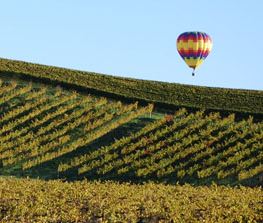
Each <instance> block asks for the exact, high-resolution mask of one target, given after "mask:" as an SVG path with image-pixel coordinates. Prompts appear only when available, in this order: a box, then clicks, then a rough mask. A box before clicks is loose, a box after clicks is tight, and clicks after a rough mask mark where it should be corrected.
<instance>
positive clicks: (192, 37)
mask: <svg viewBox="0 0 263 223" xmlns="http://www.w3.org/2000/svg"><path fill="white" fill-rule="evenodd" d="M177 50H178V53H179V54H180V56H181V57H182V58H183V60H184V61H185V62H186V64H187V65H188V66H189V67H191V68H193V73H192V74H193V76H194V71H195V69H196V68H197V67H198V66H200V65H201V64H202V63H203V61H204V60H205V58H206V57H207V56H208V54H209V53H210V51H211V50H212V39H211V37H210V36H209V35H207V34H206V33H204V32H185V33H182V34H181V35H179V36H178V38H177Z"/></svg>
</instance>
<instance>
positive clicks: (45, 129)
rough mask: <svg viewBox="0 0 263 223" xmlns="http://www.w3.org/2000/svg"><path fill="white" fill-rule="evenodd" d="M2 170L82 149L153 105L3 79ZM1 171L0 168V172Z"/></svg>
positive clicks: (26, 166) (0, 107) (0, 106)
mask: <svg viewBox="0 0 263 223" xmlns="http://www.w3.org/2000/svg"><path fill="white" fill-rule="evenodd" d="M0 84H1V90H0V95H1V96H0V111H1V119H0V161H1V169H2V173H5V171H6V170H7V172H9V170H10V169H11V170H12V167H14V168H15V169H17V168H18V169H21V170H26V169H29V168H32V167H35V166H38V165H40V164H42V163H45V162H48V161H50V160H54V159H56V158H59V157H61V156H63V155H65V154H67V153H70V152H73V151H75V150H81V149H83V147H85V146H86V145H88V144H89V143H90V142H92V141H95V140H96V139H98V138H100V137H102V136H103V135H105V134H107V133H109V132H111V131H112V130H114V129H116V128H118V127H119V126H121V125H123V124H125V123H128V122H129V121H131V120H133V119H136V118H137V117H139V116H143V115H145V114H149V113H150V112H151V111H152V109H153V106H152V105H151V104H150V105H148V106H146V107H140V108H139V107H138V105H137V103H134V104H128V105H124V104H122V103H121V102H110V101H108V100H107V99H106V98H102V97H95V96H81V95H79V94H77V93H76V92H67V91H63V90H62V89H61V88H57V89H47V88H45V87H41V88H34V87H32V84H28V85H25V86H22V85H18V84H17V83H16V82H14V81H13V82H10V83H8V82H3V81H2V82H1V83H0ZM1 169H0V170H1Z"/></svg>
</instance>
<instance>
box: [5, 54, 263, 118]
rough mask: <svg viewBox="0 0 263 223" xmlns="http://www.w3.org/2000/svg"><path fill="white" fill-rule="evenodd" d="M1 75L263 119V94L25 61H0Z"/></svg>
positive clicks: (120, 97) (114, 96) (118, 96)
mask: <svg viewBox="0 0 263 223" xmlns="http://www.w3.org/2000/svg"><path fill="white" fill-rule="evenodd" d="M0 74H1V75H6V76H11V75H13V76H15V77H19V78H21V79H24V80H35V81H38V82H45V83H49V84H60V85H63V86H65V87H67V88H70V89H72V88H73V89H76V90H81V91H90V92H91V91H92V92H94V93H96V94H103V95H104V96H106V97H112V98H117V99H122V100H128V101H138V100H139V101H142V102H144V103H149V102H151V103H155V104H156V106H158V107H160V108H164V107H165V108H167V107H168V108H173V107H178V106H184V107H188V108H195V109H204V108H205V109H210V110H218V111H230V112H240V113H242V114H243V113H246V114H247V113H248V114H253V115H255V114H258V115H259V116H260V117H261V118H262V115H263V93H262V91H256V90H241V89H223V88H211V87H200V86H190V85H182V84H173V83H165V82H158V81H145V80H138V79H132V78H122V77H116V76H110V75H104V74H97V73H92V72H83V71H76V70H70V69H65V68H58V67H52V66H45V65H39V64H33V63H27V62H22V61H15V60H8V59H0Z"/></svg>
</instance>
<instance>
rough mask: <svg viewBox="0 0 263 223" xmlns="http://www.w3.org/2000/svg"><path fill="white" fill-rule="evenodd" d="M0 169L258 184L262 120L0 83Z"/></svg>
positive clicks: (17, 172)
mask: <svg viewBox="0 0 263 223" xmlns="http://www.w3.org/2000/svg"><path fill="white" fill-rule="evenodd" d="M0 84H1V85H0V86H1V87H0V113H1V115H0V117H1V118H0V173H1V174H3V175H17V176H33V177H42V178H47V179H50V178H63V179H71V180H73V179H83V178H88V179H112V180H119V181H134V182H143V181H145V180H155V181H159V182H169V183H175V182H181V183H184V182H189V183H192V184H207V183H211V182H213V181H214V182H217V183H220V184H240V183H241V184H245V185H258V184H261V183H262V173H263V164H262V158H263V122H262V121H256V122H255V121H254V120H253V117H252V116H251V117H248V118H244V119H240V118H239V119H235V114H234V113H232V114H229V115H227V116H221V115H220V114H219V113H217V112H211V111H206V110H198V111H195V112H193V111H191V110H187V109H186V108H180V109H177V110H176V111H175V110H174V111H171V114H170V115H165V114H161V113H155V112H152V111H153V105H152V104H149V105H147V106H138V103H122V102H120V101H115V100H109V99H106V98H104V97H101V96H98V95H97V96H96V95H87V94H86V95H84V94H80V93H77V92H75V91H68V90H63V89H62V88H60V87H56V88H54V87H52V86H48V85H39V84H36V83H29V82H19V81H18V82H16V81H1V82H0Z"/></svg>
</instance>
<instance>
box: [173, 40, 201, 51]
mask: <svg viewBox="0 0 263 223" xmlns="http://www.w3.org/2000/svg"><path fill="white" fill-rule="evenodd" d="M204 44H205V41H204V40H198V41H197V42H194V41H193V40H189V41H187V42H184V41H182V40H180V41H178V42H177V49H184V50H189V49H193V50H198V49H199V48H203V46H204Z"/></svg>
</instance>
